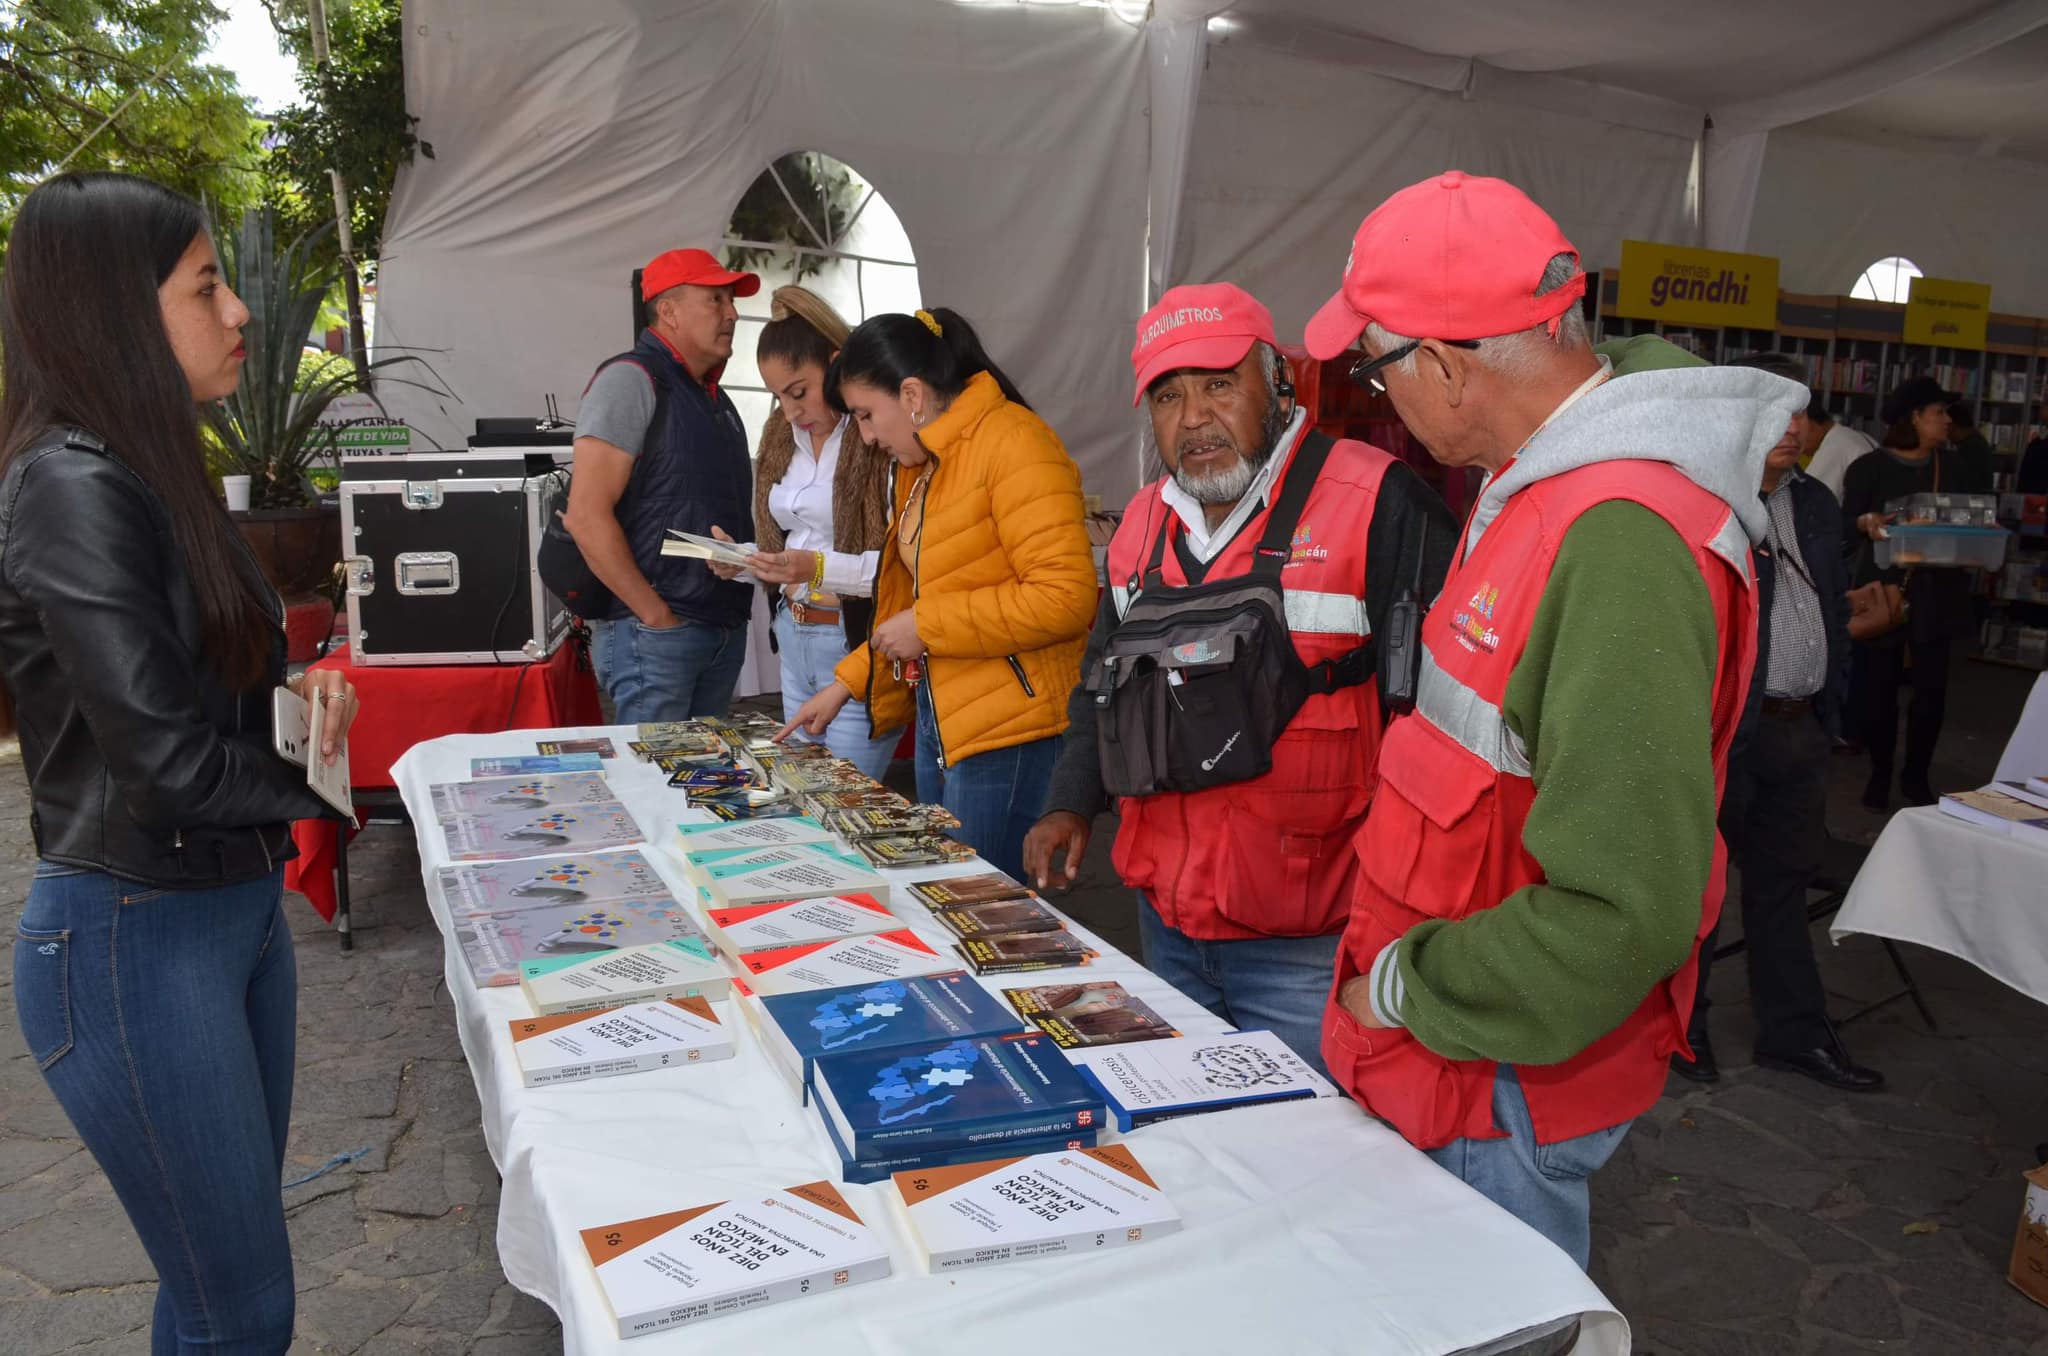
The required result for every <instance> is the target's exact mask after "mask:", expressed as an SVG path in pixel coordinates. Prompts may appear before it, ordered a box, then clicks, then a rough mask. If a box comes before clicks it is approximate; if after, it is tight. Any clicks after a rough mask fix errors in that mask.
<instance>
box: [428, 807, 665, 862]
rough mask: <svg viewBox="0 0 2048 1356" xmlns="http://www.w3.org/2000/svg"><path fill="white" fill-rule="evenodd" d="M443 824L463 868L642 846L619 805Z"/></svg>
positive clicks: (452, 818) (454, 818)
mask: <svg viewBox="0 0 2048 1356" xmlns="http://www.w3.org/2000/svg"><path fill="white" fill-rule="evenodd" d="M440 824H441V832H442V833H443V834H444V835H446V837H447V840H448V856H449V858H450V859H451V860H454V861H458V862H486V861H496V860H500V859H503V858H508V857H540V856H548V855H552V854H554V853H558V852H589V851H592V850H595V849H597V848H608V847H624V846H627V845H628V844H632V843H638V842H641V841H642V839H641V835H640V826H639V825H638V824H637V823H635V822H634V820H633V816H632V814H631V813H630V812H628V811H627V809H626V807H625V806H623V805H621V804H619V802H617V801H615V800H609V801H602V802H600V803H598V804H596V805H577V806H566V807H563V808H560V809H555V810H540V811H533V810H513V811H509V812H507V813H503V814H483V815H460V814H458V815H449V816H447V817H445V818H443V819H441V821H440Z"/></svg>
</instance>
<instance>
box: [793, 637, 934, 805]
mask: <svg viewBox="0 0 2048 1356" xmlns="http://www.w3.org/2000/svg"><path fill="white" fill-rule="evenodd" d="M775 643H776V645H777V646H778V647H779V648H780V650H781V653H782V718H783V719H784V720H793V719H795V718H796V711H797V708H798V707H799V706H802V705H803V704H804V703H805V702H807V701H809V700H810V699H811V698H812V697H814V696H816V695H817V694H818V693H819V692H822V691H823V690H824V689H826V688H828V687H830V686H831V685H832V669H833V667H834V666H835V665H837V664H838V663H839V661H840V660H842V659H844V658H846V632H845V631H843V630H841V629H840V627H839V623H838V622H828V623H827V624H825V625H823V626H799V625H797V622H796V618H795V617H792V616H791V615H790V613H789V609H788V608H786V607H784V608H779V609H777V611H776V613H775ZM902 736H903V731H902V730H901V729H897V730H894V731H892V732H891V733H889V734H885V735H877V734H875V733H874V732H873V731H872V729H870V727H869V725H868V708H867V706H866V705H865V704H864V703H861V702H858V701H851V702H848V703H847V704H846V705H845V706H843V707H841V708H840V709H839V714H838V715H836V716H834V717H833V718H832V723H831V724H830V725H828V726H826V727H825V747H826V748H828V749H830V750H832V752H833V753H834V754H836V755H837V756H839V757H841V758H844V759H846V760H848V761H849V762H851V763H852V764H853V765H854V766H855V767H858V768H859V769H860V770H861V771H862V772H865V773H867V774H868V776H870V777H873V778H874V779H875V780H876V781H880V780H882V778H883V777H884V776H886V775H887V774H888V771H889V764H890V762H891V761H893V760H894V759H895V757H896V745H897V744H898V743H900V742H901V740H902Z"/></svg>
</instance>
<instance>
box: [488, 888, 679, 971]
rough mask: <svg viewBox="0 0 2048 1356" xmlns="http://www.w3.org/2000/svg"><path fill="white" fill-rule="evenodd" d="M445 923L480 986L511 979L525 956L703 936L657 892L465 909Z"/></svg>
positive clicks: (555, 955)
mask: <svg viewBox="0 0 2048 1356" xmlns="http://www.w3.org/2000/svg"><path fill="white" fill-rule="evenodd" d="M451 923H452V926H453V931H454V934H455V945H456V947H457V949H459V950H460V951H461V952H462V960H463V963H464V964H465V965H467V966H468V967H469V975H470V978H471V979H472V980H474V981H475V982H476V985H477V987H478V988H480V989H482V988H492V987H495V986H498V985H503V984H517V983H518V982H519V967H520V965H521V964H523V963H524V962H526V961H530V960H553V959H556V958H559V957H562V956H594V955H597V954H599V953H600V952H605V951H621V950H624V949H625V948H626V947H629V946H644V945H646V944H647V943H649V942H673V941H684V940H687V939H689V938H692V937H702V936H703V933H702V931H701V930H700V929H699V928H698V926H697V922H696V920H695V919H694V918H693V917H691V915H690V912H689V910H687V909H685V908H684V907H682V906H681V905H679V904H677V903H676V902H675V901H674V900H672V899H667V898H661V897H656V898H642V899H616V900H610V901H607V902H605V903H602V904H554V905H543V906H541V907H539V908H531V909H521V910H519V911H517V912H516V913H485V914H468V915H465V916H463V917H460V918H456V919H452V920H451Z"/></svg>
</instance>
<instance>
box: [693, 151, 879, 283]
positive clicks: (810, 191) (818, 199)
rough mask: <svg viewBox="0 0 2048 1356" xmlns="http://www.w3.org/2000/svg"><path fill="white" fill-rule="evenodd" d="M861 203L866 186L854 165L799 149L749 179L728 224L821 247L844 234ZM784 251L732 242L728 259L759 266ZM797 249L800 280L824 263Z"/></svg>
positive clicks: (736, 231) (738, 231) (771, 239)
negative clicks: (857, 180) (858, 180)
mask: <svg viewBox="0 0 2048 1356" xmlns="http://www.w3.org/2000/svg"><path fill="white" fill-rule="evenodd" d="M778 179H779V180H780V181H781V182H780V184H779V185H778V183H777V180H778ZM785 189H786V190H787V192H785V191H784V190H785ZM859 205H860V188H859V186H858V185H857V184H856V183H855V182H854V178H853V173H852V171H850V170H848V169H847V168H846V166H844V165H842V164H840V163H839V162H838V161H837V160H834V159H833V158H832V157H831V156H828V155H820V154H819V153H818V152H816V151H797V152H794V153H792V154H790V155H785V156H783V157H782V158H781V159H779V160H777V161H775V162H774V165H773V167H772V169H766V170H762V171H761V173H760V175H759V176H758V177H756V178H755V180H754V182H753V183H752V184H750V185H748V187H747V191H746V192H745V193H742V194H741V195H740V201H739V205H738V206H736V207H734V208H733V209H732V224H731V226H730V227H728V228H727V229H728V231H729V232H730V234H731V235H732V236H733V237H735V238H736V239H739V240H759V241H764V242H767V243H769V244H774V245H802V246H806V247H808V248H810V249H818V248H820V247H821V246H822V245H823V244H824V243H826V242H836V241H837V240H838V239H839V237H840V235H841V234H842V233H844V232H845V230H846V228H847V226H848V224H849V223H850V222H851V221H852V219H853V213H854V209H855V208H856V207H858V206H859ZM820 237H822V240H821V238H820ZM781 254H782V251H781V250H772V249H755V248H752V247H749V246H745V245H728V246H727V247H726V250H725V262H726V267H728V268H744V269H758V268H763V267H765V266H767V265H768V264H769V263H771V262H772V261H774V260H775V259H777V258H778V257H780V256H781ZM791 255H792V257H793V258H794V260H795V263H796V270H795V271H796V276H797V279H798V281H802V280H803V279H805V278H808V277H809V276H810V275H811V274H813V273H816V272H817V271H818V270H819V269H820V268H822V267H823V266H824V261H823V260H821V259H820V258H819V257H818V256H817V255H815V254H796V253H795V252H794V251H791Z"/></svg>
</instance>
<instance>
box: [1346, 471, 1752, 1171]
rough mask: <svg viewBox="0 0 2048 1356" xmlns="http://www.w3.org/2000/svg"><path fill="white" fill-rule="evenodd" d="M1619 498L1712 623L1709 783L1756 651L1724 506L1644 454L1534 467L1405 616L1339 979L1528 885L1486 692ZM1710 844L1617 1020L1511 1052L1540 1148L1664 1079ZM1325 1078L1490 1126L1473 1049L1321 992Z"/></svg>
mask: <svg viewBox="0 0 2048 1356" xmlns="http://www.w3.org/2000/svg"><path fill="white" fill-rule="evenodd" d="M1614 499H1625V500H1628V501H1630V502H1632V503H1637V504H1641V505H1643V506H1644V507H1645V508H1648V509H1650V510H1651V511H1652V512H1654V513H1656V514H1657V515H1658V516H1659V517H1661V518H1663V519H1664V520H1665V521H1666V522H1668V523H1670V524H1671V526H1672V527H1673V528H1674V529H1675V530H1676V531H1677V533H1678V535H1679V536H1680V538H1682V539H1683V540H1684V541H1685V543H1686V544H1687V546H1688V547H1689V548H1690V549H1691V551H1692V554H1693V559H1694V562H1695V563H1696V564H1697V565H1698V567H1699V570H1700V574H1701V576H1702V578H1703V579H1704V580H1705V581H1706V585H1707V591H1708V595H1709V597H1710V599H1711V601H1712V603H1713V608H1714V624H1715V628H1716V630H1717V632H1718V634H1719V638H1720V639H1719V647H1718V649H1719V668H1718V671H1717V673H1716V676H1715V680H1714V705H1713V755H1714V797H1715V800H1716V802H1717V803H1718V801H1719V799H1720V795H1721V789H1722V785H1723V783H1724V780H1725V777H1726V774H1727V767H1728V748H1729V744H1730V743H1731V741H1732V740H1733V739H1734V737H1735V727H1736V723H1737V721H1738V720H1739V718H1740V716H1741V713H1742V702H1743V697H1744V694H1745V693H1746V692H1747V690H1748V686H1749V677H1750V670H1751V668H1752V666H1753V665H1754V663H1755V659H1756V645H1757V639H1756V636H1757V631H1756V620H1757V600H1756V578H1755V575H1754V572H1753V570H1752V567H1751V563H1750V554H1749V541H1748V538H1747V536H1746V535H1745V534H1744V532H1743V530H1742V526H1741V524H1740V523H1739V522H1738V521H1737V520H1736V518H1735V515H1734V511H1733V510H1732V509H1730V508H1729V506H1728V505H1727V504H1726V503H1724V502H1723V501H1722V500H1720V499H1719V498H1718V497H1716V496H1715V495H1713V494H1711V493H1710V492H1708V491H1707V490H1704V489H1701V488H1700V487H1699V486H1697V485H1695V484H1694V483H1693V482H1692V481H1690V480H1688V479H1687V478H1686V477H1685V476H1684V475H1683V474H1682V473H1681V472H1679V471H1678V470H1676V469H1675V468H1673V467H1671V466H1668V465H1665V464H1663V463H1661V462H1649V461H1610V462H1600V463H1596V464H1594V465H1590V466H1585V467H1581V468H1579V469H1577V470H1572V471H1567V472H1564V473H1562V474H1560V475H1557V476H1554V477H1552V478H1549V479H1545V480H1540V481H1537V482H1536V483H1534V484H1532V485H1530V486H1528V487H1527V488H1526V489H1523V490H1521V491H1519V492H1518V493H1516V494H1514V495H1513V496H1511V497H1510V498H1509V499H1508V501H1507V503H1506V504H1505V505H1504V506H1503V507H1502V509H1501V511H1500V514H1499V516H1498V517H1497V518H1496V519H1495V520H1494V522H1493V524H1492V525H1491V526H1490V527H1488V528H1487V529H1486V532H1485V534H1484V536H1482V537H1481V538H1480V541H1479V544H1478V546H1477V547H1476V548H1474V549H1472V550H1471V551H1469V553H1463V552H1461V557H1460V559H1459V561H1458V562H1457V563H1456V564H1455V565H1454V566H1453V567H1452V569H1451V575H1450V578H1449V580H1447V581H1446V582H1445V584H1444V590H1443V593H1442V594H1441V595H1440V596H1439V598H1438V599H1437V602H1436V605H1435V606H1434V607H1433V608H1431V610H1430V613H1429V616H1428V618H1427V619H1426V620H1425V621H1424V622H1423V626H1422V649H1423V666H1422V676H1421V681H1420V683H1419V685H1418V688H1417V700H1416V709H1415V712H1414V714H1413V715H1410V716H1408V717H1406V718H1404V719H1401V720H1398V721H1395V722H1394V724H1393V727H1392V728H1391V729H1389V730H1388V732H1387V737H1386V748H1385V755H1384V757H1382V758H1381V760H1380V768H1379V772H1380V788H1379V792H1378V796H1377V799H1376V800H1375V803H1374V805H1373V809H1372V813H1371V815H1370V816H1368V817H1367V820H1366V823H1365V826H1364V827H1363V828H1362V829H1360V830H1359V834H1358V855H1359V859H1360V864H1361V870H1360V873H1359V877H1358V890H1357V894H1356V896H1355V897H1354V900H1353V904H1352V912H1351V922H1350V925H1349V927H1348V928H1347V929H1346V930H1345V933H1344V941H1343V944H1342V947H1341V949H1340V951H1339V954H1338V957H1337V976H1336V979H1337V985H1338V986H1339V987H1341V986H1342V985H1343V984H1344V982H1345V981H1346V980H1348V979H1350V978H1351V977H1352V976H1353V975H1358V974H1364V973H1366V972H1368V971H1369V970H1370V969H1371V968H1372V963H1373V960H1374V959H1375V958H1376V957H1377V956H1378V955H1379V954H1380V952H1381V951H1382V950H1383V949H1384V948H1386V947H1388V946H1390V945H1392V944H1393V943H1394V942H1395V941H1397V940H1398V939H1399V938H1400V937H1401V936H1402V935H1403V934H1405V933H1406V932H1407V931H1408V930H1409V929H1410V928H1411V927H1413V926H1415V925H1416V924H1417V923H1420V922H1422V921H1424V920H1425V919H1430V918H1449V919H1458V918H1464V917H1466V916H1467V915H1469V914H1472V913H1476V912H1478V911H1479V910H1481V909H1490V908H1492V907H1494V906H1495V905H1496V904H1499V903H1500V902H1501V901H1502V900H1504V899H1506V898H1508V897H1509V896H1510V895H1512V894H1513V893H1514V892H1515V891H1517V890H1519V889H1521V888H1522V887H1523V886H1526V885H1530V884H1534V883H1537V882H1540V881H1542V880H1543V879H1544V876H1543V869H1542V867H1540V866H1539V865H1538V864H1537V862H1536V860H1535V859H1534V858H1533V857H1531V856H1530V855H1529V853H1528V851H1527V850H1526V849H1525V848H1524V847H1523V844H1522V825H1523V822H1524V821H1525V820H1526V819H1527V818H1528V816H1529V807H1530V805H1531V804H1532V803H1533V802H1534V800H1535V798H1536V796H1537V794H1538V788H1537V786H1536V784H1535V783H1534V782H1533V781H1532V780H1530V775H1529V760H1528V757H1527V754H1526V751H1525V750H1524V748H1523V747H1522V743H1521V740H1520V738H1519V737H1518V736H1516V735H1515V734H1514V732H1513V731H1512V730H1510V729H1509V727H1508V724H1507V721H1506V718H1505V716H1504V715H1503V711H1502V708H1503V705H1504V703H1505V701H1506V697H1507V690H1508V679H1509V677H1510V676H1511V675H1512V674H1513V672H1514V670H1515V666H1516V664H1518V663H1519V662H1520V661H1521V657H1522V651H1523V649H1524V647H1525V646H1526V645H1527V644H1528V639H1529V628H1530V626H1531V624H1532V623H1533V622H1534V620H1535V617H1536V609H1537V605H1538V603H1539V602H1541V600H1542V597H1543V589H1544V586H1545V584H1546V582H1547V581H1548V579H1549V577H1550V570H1551V566H1552V563H1553V562H1554V561H1555V560H1556V559H1557V550H1558V546H1559V544H1560V543H1561V542H1562V541H1563V540H1564V535H1565V532H1566V530H1567V529H1568V528H1570V526H1571V525H1572V523H1573V522H1574V521H1575V520H1576V519H1577V518H1578V516H1579V515H1580V514H1581V513H1583V512H1585V511H1586V510H1587V509H1589V508H1591V507H1593V506H1594V505H1595V504H1599V503H1603V502H1606V501H1608V500H1614ZM1725 863H1726V851H1725V849H1724V847H1723V844H1722V842H1721V839H1720V835H1719V834H1718V833H1716V835H1715V838H1714V858H1713V866H1712V869H1711V871H1710V872H1709V874H1708V877H1707V889H1706V894H1705V896H1704V898H1703V899H1702V900H1701V901H1700V920H1699V926H1698V928H1697V929H1696V931H1695V935H1694V941H1693V947H1692V953H1691V954H1690V955H1688V957H1687V959H1686V963H1685V964H1683V965H1681V966H1679V967H1678V969H1677V970H1676V971H1674V972H1673V973H1672V974H1671V975H1670V976H1669V977H1668V978H1666V979H1664V980H1663V981H1661V982H1660V983H1658V984H1657V985H1656V986H1655V987H1654V988H1652V989H1651V990H1650V993H1649V995H1648V996H1647V997H1646V998H1644V999H1643V1001H1642V1003H1641V1004H1640V1005H1639V1006H1638V1007H1637V1008H1636V1010H1635V1011H1634V1012H1633V1013H1631V1014H1630V1015H1629V1017H1628V1018H1627V1019H1626V1020H1624V1021H1623V1022H1622V1023H1621V1025H1620V1026H1618V1027H1616V1028H1615V1029H1614V1030H1612V1031H1610V1032H1608V1033H1607V1034H1606V1035H1604V1036H1602V1037H1601V1038H1600V1039H1599V1040H1597V1041H1595V1042H1594V1043H1593V1044H1592V1045H1590V1046H1588V1047H1587V1048H1586V1049H1584V1050H1582V1051H1580V1052H1579V1053H1578V1054H1577V1055H1575V1056H1573V1057H1572V1058H1571V1059H1568V1060H1566V1061H1564V1062H1563V1063H1562V1064H1553V1065H1542V1066H1517V1067H1516V1069H1515V1077H1516V1078H1517V1079H1518V1080H1519V1081H1520V1083H1521V1087H1522V1093H1523V1096H1524V1097H1525V1098H1526V1099H1527V1101H1528V1105H1529V1115H1530V1119H1531V1121H1532V1122H1533V1123H1534V1126H1535V1130H1536V1140H1537V1142H1538V1143H1541V1144H1554V1143H1557V1142H1558V1141H1560V1140H1567V1139H1572V1138H1575V1137H1577V1136H1579V1135H1584V1134H1590V1133H1592V1132H1593V1131H1596V1130H1603V1129H1606V1128H1608V1127H1610V1126H1614V1125H1619V1124H1621V1123H1622V1122H1623V1121H1626V1120H1629V1119H1630V1118H1632V1117H1634V1116H1636V1115H1639V1114H1640V1113H1641V1112H1643V1111H1644V1110H1645V1109H1647V1108H1648V1107H1649V1106H1650V1104H1651V1103H1653V1102H1655V1101H1656V1100H1657V1098H1658V1096H1659V1094H1660V1093H1661V1092H1662V1091H1663V1089H1664V1079H1665V1073H1666V1069H1667V1062H1668V1059H1669V1056H1670V1055H1671V1054H1672V1053H1674V1052H1675V1051H1678V1050H1681V1049H1684V1048H1685V1026H1686V1021H1687V1019H1688V1017H1689V1016H1690V1014H1691V1012H1692V1000H1693V990H1694V988H1695V987H1696V985H1697V983H1698V977H1699V970H1698V967H1697V965H1696V964H1695V963H1694V962H1695V959H1696V957H1697V955H1698V951H1699V945H1700V939H1701V938H1704V937H1706V936H1707V935H1708V934H1709V933H1710V932H1711V931H1712V930H1713V927H1714V923H1715V920H1716V919H1718V918H1719V917H1720V915H1721V896H1722V891H1723V887H1724V880H1723V876H1724V872H1723V867H1724V865H1725ZM1323 1059H1324V1061H1325V1062H1326V1063H1327V1064H1328V1065H1329V1069H1330V1073H1331V1075H1332V1077H1334V1078H1335V1079H1336V1080H1337V1081H1338V1082H1339V1083H1340V1084H1341V1085H1342V1086H1344V1087H1346V1088H1348V1089H1349V1090H1350V1091H1351V1093H1352V1095H1353V1096H1355V1097H1356V1098H1357V1099H1358V1100H1359V1101H1360V1102H1361V1103H1363V1104H1364V1105H1365V1106H1366V1107H1368V1108H1369V1109H1370V1110H1371V1111H1372V1112H1373V1114H1374V1115H1376V1116H1379V1117H1380V1118H1381V1119H1383V1120H1386V1121H1388V1122H1390V1123H1391V1124H1392V1125H1393V1126H1394V1127H1395V1128H1396V1129H1398V1130H1399V1131H1400V1132H1401V1133H1402V1135H1403V1136H1405V1137H1406V1138H1407V1139H1408V1141H1409V1142H1410V1143H1411V1144H1414V1145H1416V1146H1417V1147H1419V1148H1424V1149H1434V1148H1440V1147H1441V1146H1443V1145H1445V1144H1448V1143H1450V1142H1451V1141H1453V1140H1457V1139H1499V1138H1502V1137H1503V1136H1504V1134H1505V1132H1504V1131H1502V1130H1501V1129H1500V1128H1499V1127H1498V1126H1496V1125H1495V1124H1494V1120H1493V1111H1492V1105H1493V1080H1494V1070H1495V1068H1496V1065H1495V1064H1494V1063H1493V1062H1492V1061H1490V1060H1453V1059H1447V1058H1445V1057H1444V1056H1442V1055H1439V1054H1437V1053H1435V1052H1434V1051H1432V1050H1430V1049H1428V1048H1427V1047H1425V1046H1424V1045H1423V1044H1422V1043H1421V1042H1420V1041H1418V1040H1416V1039H1415V1037H1414V1036H1413V1035H1412V1034H1410V1033H1409V1032H1408V1031H1405V1030H1372V1029H1367V1028H1366V1027H1363V1026H1361V1025H1360V1024H1359V1023H1358V1021H1357V1020H1356V1019H1355V1018H1353V1017H1352V1016H1351V1015H1350V1014H1349V1013H1348V1012H1346V1011H1345V1010H1344V1009H1343V1008H1341V1007H1340V1006H1338V1005H1337V1003H1336V1001H1335V991H1334V990H1333V991H1332V995H1331V1002H1330V1004H1329V1007H1328V1009H1327V1010H1326V1011H1325V1014H1324V1018H1323Z"/></svg>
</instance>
